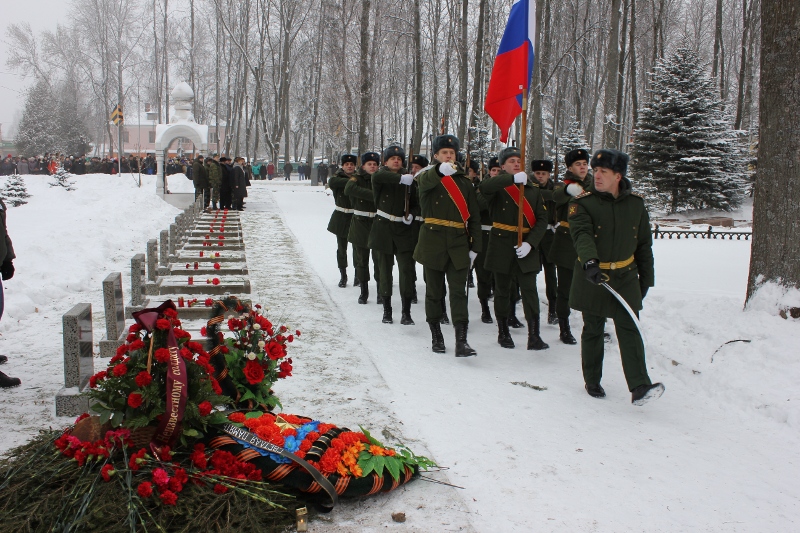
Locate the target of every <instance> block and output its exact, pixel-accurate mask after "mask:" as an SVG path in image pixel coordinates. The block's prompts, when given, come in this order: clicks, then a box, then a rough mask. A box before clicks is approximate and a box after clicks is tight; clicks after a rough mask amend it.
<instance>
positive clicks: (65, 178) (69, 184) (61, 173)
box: [48, 168, 75, 191]
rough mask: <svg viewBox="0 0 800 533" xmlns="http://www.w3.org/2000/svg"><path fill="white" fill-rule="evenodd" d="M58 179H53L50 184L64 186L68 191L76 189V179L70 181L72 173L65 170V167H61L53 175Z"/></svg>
mask: <svg viewBox="0 0 800 533" xmlns="http://www.w3.org/2000/svg"><path fill="white" fill-rule="evenodd" d="M53 177H54V178H55V180H56V181H51V182H50V183H49V184H48V185H50V186H51V187H64V189H66V190H68V191H74V190H75V187H73V185H75V182H74V181H70V180H69V179H70V178H71V177H72V174H70V173H69V172H67V171H66V170H64V169H63V168H59V169H58V170H56V173H55V174H54V175H53Z"/></svg>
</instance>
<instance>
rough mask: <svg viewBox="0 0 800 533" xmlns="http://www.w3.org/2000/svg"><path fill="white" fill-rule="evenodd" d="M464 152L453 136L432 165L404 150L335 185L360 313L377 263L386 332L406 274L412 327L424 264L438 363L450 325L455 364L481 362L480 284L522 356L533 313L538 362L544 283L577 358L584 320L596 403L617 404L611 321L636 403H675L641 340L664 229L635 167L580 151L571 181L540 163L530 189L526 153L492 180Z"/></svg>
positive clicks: (499, 161) (508, 159)
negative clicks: (475, 320)
mask: <svg viewBox="0 0 800 533" xmlns="http://www.w3.org/2000/svg"><path fill="white" fill-rule="evenodd" d="M460 149H461V145H460V142H459V139H458V138H456V137H455V136H453V135H439V136H438V137H436V138H434V139H433V143H432V146H431V152H432V154H433V160H432V161H428V159H426V158H425V157H422V156H420V155H413V156H411V157H408V158H407V157H406V153H405V151H404V150H403V148H401V147H400V146H389V147H388V148H386V149H385V150H384V151H383V153H381V154H379V153H377V152H366V153H364V154H361V155H360V156H358V155H355V154H345V155H343V156H342V157H341V167H340V169H339V170H338V172H336V173H335V174H334V175H333V176H332V177H331V178H330V179H329V180H328V184H327V187H328V188H330V190H331V193H332V195H333V197H334V200H335V203H336V207H335V208H334V211H333V214H332V215H331V219H330V223H329V224H328V231H330V232H331V233H333V234H334V235H336V239H337V242H338V247H337V251H336V260H337V265H338V267H339V271H340V273H341V279H340V281H339V287H342V288H345V287H348V277H347V267H348V260H347V255H348V254H347V248H348V246H347V244H348V242H349V243H351V245H352V258H353V265H354V266H355V274H354V286H356V287H359V289H360V294H359V296H358V303H359V304H367V303H368V302H369V294H370V292H369V285H370V281H371V279H372V278H371V277H370V255H371V256H372V277H374V279H375V290H376V293H377V298H376V301H377V303H378V304H379V305H382V306H383V323H384V324H392V323H393V322H394V315H393V307H392V300H393V296H394V295H393V287H394V266H395V263H396V264H397V272H398V277H399V279H398V282H399V283H398V284H399V287H400V309H401V312H400V324H403V325H413V324H414V319H413V318H412V316H411V309H412V304H416V303H417V288H416V284H417V268H416V263H419V264H421V265H422V280H423V282H424V284H425V294H424V303H425V306H424V307H425V321H426V322H427V323H428V326H429V328H430V332H431V350H432V351H433V352H434V353H437V354H440V353H446V352H447V344H448V343H449V341H445V335H444V333H443V331H442V325H443V324H445V325H446V324H450V323H451V322H452V325H453V329H454V330H455V351H454V353H455V356H456V357H469V356H475V355H477V353H476V351H475V350H474V349H473V348H472V347H471V346H470V345H469V342H468V340H467V334H468V330H469V311H468V297H469V288H470V287H474V286H475V281H474V280H475V279H477V291H475V292H477V298H478V300H479V302H480V306H481V321H482V322H484V323H487V324H491V323H493V322H496V323H497V343H498V344H499V345H500V346H502V347H503V348H508V349H513V348H515V347H516V344H515V342H514V339H513V338H512V336H511V330H512V329H517V328H525V326H526V325H525V324H523V323H522V322H520V320H519V319H518V318H517V314H516V307H517V302H519V301H521V302H522V313H523V316H524V317H525V322H526V324H527V333H528V338H527V343H526V347H527V349H528V350H535V351H538V350H547V349H548V348H549V347H550V346H549V345H548V344H547V343H546V342H545V340H544V339H542V336H541V318H540V315H541V313H540V305H539V292H538V289H537V276H538V274H539V272H541V271H544V285H545V294H546V296H547V303H548V307H547V322H548V323H549V324H552V325H555V324H558V326H559V338H558V340H559V341H560V342H562V343H564V344H567V345H575V344H577V343H578V341H577V340H576V339H575V336H574V335H573V334H572V330H571V329H570V321H569V320H570V311H571V310H573V309H574V310H575V311H578V312H580V313H581V315H582V317H583V330H582V331H581V334H580V354H581V365H582V369H583V378H584V382H585V389H586V392H587V393H588V394H589V395H590V396H593V397H595V398H603V397H605V390H604V389H603V387H602V385H601V384H600V382H601V379H602V369H603V355H604V346H605V342H604V339H605V338H606V337H607V336H608V334H607V333H606V332H605V324H606V320H607V319H609V318H610V319H612V320H613V322H614V328H615V330H616V334H617V339H618V342H619V349H620V353H621V357H622V367H623V371H624V374H625V379H626V381H627V384H628V389H629V391H630V392H631V401H632V403H633V404H635V405H642V404H644V403H645V402H647V401H648V400H650V399H655V398H658V397H659V396H661V394H662V393H663V392H664V386H663V385H662V384H661V383H652V382H651V381H650V378H649V376H648V374H647V366H646V364H645V347H644V342H643V339H642V335H641V331H640V330H639V326H638V312H639V311H640V310H641V309H642V300H643V299H644V297H645V296H646V294H647V290H648V289H649V288H650V287H652V286H653V285H654V283H655V274H654V266H653V265H654V261H653V250H652V236H651V233H650V220H649V217H648V214H647V209H646V207H645V203H644V200H643V199H642V197H641V196H639V195H638V194H636V193H634V192H633V191H632V189H631V182H630V180H629V179H628V178H627V176H626V174H627V170H628V155H627V154H625V153H623V152H619V151H616V150H605V149H601V150H598V151H597V152H595V153H594V155H591V154H590V153H589V151H588V150H585V149H576V150H570V151H569V152H567V153H566V154H565V155H564V162H565V163H566V166H567V170H566V173H565V175H564V177H563V180H561V181H558V176H557V175H556V176H553V162H552V161H549V160H534V161H531V162H530V170H531V172H532V174H531V175H529V174H528V173H527V172H526V171H525V161H523V159H522V155H521V153H520V151H519V150H518V149H517V148H514V147H508V148H504V149H503V150H501V151H500V152H499V153H498V154H497V157H493V158H491V159H490V160H489V162H488V167H487V166H484V165H482V164H480V163H479V162H477V161H474V160H473V161H470V160H469V155H467V157H466V158H464V159H460V158H461V156H462V154H461V153H460ZM556 174H557V173H556ZM473 271H474V275H473ZM492 298H493V300H494V301H493V306H492V307H491V308H490V306H489V300H490V299H492ZM447 300H449V303H450V316H449V317H448V315H447ZM492 309H493V310H494V317H492Z"/></svg>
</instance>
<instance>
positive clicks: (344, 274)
mask: <svg viewBox="0 0 800 533" xmlns="http://www.w3.org/2000/svg"><path fill="white" fill-rule="evenodd" d="M339 272H341V274H342V277H341V279H339V287H342V288H344V287H347V269H346V268H340V269H339Z"/></svg>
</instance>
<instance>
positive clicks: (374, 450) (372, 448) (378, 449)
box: [369, 444, 386, 455]
mask: <svg viewBox="0 0 800 533" xmlns="http://www.w3.org/2000/svg"><path fill="white" fill-rule="evenodd" d="M385 451H386V450H384V449H383V448H381V447H380V446H375V445H374V444H372V445H370V447H369V453H371V454H372V455H385V454H384V452H385Z"/></svg>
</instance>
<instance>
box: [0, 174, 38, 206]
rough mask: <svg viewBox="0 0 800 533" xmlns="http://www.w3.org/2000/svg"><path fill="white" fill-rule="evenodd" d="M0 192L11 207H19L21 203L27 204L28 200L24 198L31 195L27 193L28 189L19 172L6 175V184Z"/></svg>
mask: <svg viewBox="0 0 800 533" xmlns="http://www.w3.org/2000/svg"><path fill="white" fill-rule="evenodd" d="M0 194H2V196H3V200H4V201H5V202H6V204H10V205H11V206H12V207H19V206H21V205H23V204H27V203H28V201H27V200H26V198H30V197H31V195H30V194H28V189H27V188H26V187H25V180H23V179H22V176H20V175H19V174H14V175H13V176H9V177H8V181H7V182H6V186H5V188H4V189H3V190H2V193H0Z"/></svg>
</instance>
